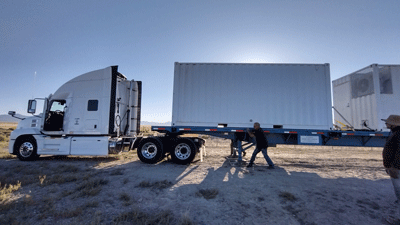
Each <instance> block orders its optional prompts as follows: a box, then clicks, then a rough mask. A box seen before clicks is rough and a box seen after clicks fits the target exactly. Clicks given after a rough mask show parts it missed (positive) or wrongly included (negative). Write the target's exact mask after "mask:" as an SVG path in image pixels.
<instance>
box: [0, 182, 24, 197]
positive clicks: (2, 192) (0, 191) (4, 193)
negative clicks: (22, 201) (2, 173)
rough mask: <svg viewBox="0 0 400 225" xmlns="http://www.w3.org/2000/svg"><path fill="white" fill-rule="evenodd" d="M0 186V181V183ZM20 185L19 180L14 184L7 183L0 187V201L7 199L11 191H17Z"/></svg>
mask: <svg viewBox="0 0 400 225" xmlns="http://www.w3.org/2000/svg"><path fill="white" fill-rule="evenodd" d="M0 187H1V183H0ZM20 187H21V182H18V183H17V184H15V185H12V184H9V185H4V187H1V188H0V202H3V201H6V200H8V198H9V196H10V195H11V193H13V192H14V191H17V190H18V189H19V188H20Z"/></svg>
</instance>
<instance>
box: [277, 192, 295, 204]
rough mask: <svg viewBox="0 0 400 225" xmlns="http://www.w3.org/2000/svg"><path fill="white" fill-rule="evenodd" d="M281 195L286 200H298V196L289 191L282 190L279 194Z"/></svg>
mask: <svg viewBox="0 0 400 225" xmlns="http://www.w3.org/2000/svg"><path fill="white" fill-rule="evenodd" d="M279 197H281V198H283V199H284V200H286V201H291V202H294V201H296V200H297V198H296V197H295V196H294V195H293V194H292V193H290V192H287V191H285V192H281V193H280V194H279Z"/></svg>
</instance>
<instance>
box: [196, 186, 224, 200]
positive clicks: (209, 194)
mask: <svg viewBox="0 0 400 225" xmlns="http://www.w3.org/2000/svg"><path fill="white" fill-rule="evenodd" d="M218 193H219V190H218V189H216V188H212V189H200V190H199V191H198V192H196V196H198V197H203V198H205V199H213V198H215V197H217V195H218Z"/></svg>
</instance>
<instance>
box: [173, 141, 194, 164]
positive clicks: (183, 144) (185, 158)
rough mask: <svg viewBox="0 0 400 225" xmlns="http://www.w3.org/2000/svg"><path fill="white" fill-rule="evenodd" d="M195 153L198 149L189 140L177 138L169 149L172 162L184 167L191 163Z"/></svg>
mask: <svg viewBox="0 0 400 225" xmlns="http://www.w3.org/2000/svg"><path fill="white" fill-rule="evenodd" d="M197 151H198V148H197V146H196V145H195V143H194V142H193V141H192V140H191V139H188V138H179V139H178V140H177V141H176V145H174V146H173V148H172V149H171V158H172V161H173V162H175V163H177V164H181V165H185V164H188V163H191V162H192V161H193V159H194V157H195V156H196V152H197Z"/></svg>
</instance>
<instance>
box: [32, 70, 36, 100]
mask: <svg viewBox="0 0 400 225" xmlns="http://www.w3.org/2000/svg"><path fill="white" fill-rule="evenodd" d="M35 86H36V71H35V75H33V86H32V99H33V98H34V97H35V93H34V92H35Z"/></svg>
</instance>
